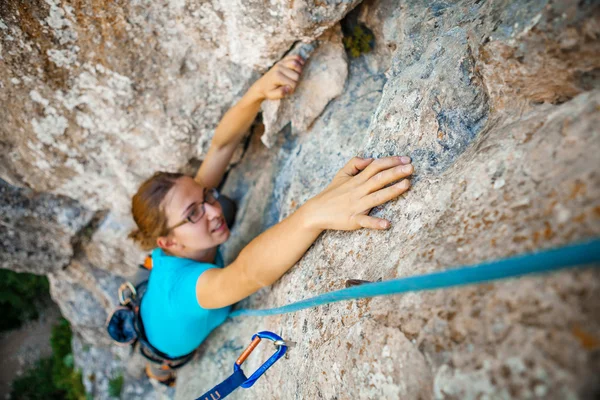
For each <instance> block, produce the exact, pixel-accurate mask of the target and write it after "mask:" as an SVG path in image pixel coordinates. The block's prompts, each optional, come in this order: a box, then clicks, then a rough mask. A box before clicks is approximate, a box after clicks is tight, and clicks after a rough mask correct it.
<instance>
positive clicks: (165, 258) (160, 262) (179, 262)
mask: <svg viewBox="0 0 600 400" xmlns="http://www.w3.org/2000/svg"><path fill="white" fill-rule="evenodd" d="M215 265H216V266H218V267H221V268H222V267H223V257H222V255H221V251H220V249H219V248H217V254H216V257H215V261H214V263H209V262H203V261H196V260H193V259H191V258H184V257H178V256H173V255H170V254H167V253H165V252H164V250H162V249H161V248H160V247H158V248H156V249H154V250H152V269H155V268H156V267H159V269H160V267H163V266H171V267H184V266H203V267H214V266H215Z"/></svg>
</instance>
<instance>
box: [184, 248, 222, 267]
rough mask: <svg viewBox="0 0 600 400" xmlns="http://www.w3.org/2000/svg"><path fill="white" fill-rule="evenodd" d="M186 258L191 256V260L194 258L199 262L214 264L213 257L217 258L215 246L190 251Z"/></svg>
mask: <svg viewBox="0 0 600 400" xmlns="http://www.w3.org/2000/svg"><path fill="white" fill-rule="evenodd" d="M187 258H191V259H192V260H196V261H199V262H205V263H210V264H214V263H215V259H216V258H217V248H216V247H213V248H212V249H208V250H198V251H196V252H192V253H191V254H190V255H188V256H187Z"/></svg>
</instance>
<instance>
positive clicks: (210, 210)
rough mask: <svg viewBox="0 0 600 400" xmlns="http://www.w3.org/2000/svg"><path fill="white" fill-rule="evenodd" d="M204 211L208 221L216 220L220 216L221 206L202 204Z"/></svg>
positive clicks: (217, 204)
mask: <svg viewBox="0 0 600 400" xmlns="http://www.w3.org/2000/svg"><path fill="white" fill-rule="evenodd" d="M204 209H205V210H206V216H207V217H208V219H213V218H218V217H220V216H221V214H222V213H221V206H220V205H219V203H215V204H209V203H204Z"/></svg>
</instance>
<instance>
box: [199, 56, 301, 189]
mask: <svg viewBox="0 0 600 400" xmlns="http://www.w3.org/2000/svg"><path fill="white" fill-rule="evenodd" d="M303 65H304V60H303V59H302V57H300V56H290V57H286V58H284V59H283V60H281V61H280V62H278V63H277V64H275V66H273V68H271V69H270V70H269V71H268V72H267V73H266V74H264V75H263V76H262V77H261V78H260V79H259V80H257V81H256V82H255V83H254V84H253V85H252V86H251V87H250V89H248V91H247V92H246V94H245V95H244V96H243V97H242V98H241V99H240V101H238V102H237V103H236V104H235V105H234V106H233V107H231V108H230V109H229V111H227V112H226V113H225V115H224V116H223V118H222V119H221V122H219V125H218V126H217V129H216V130H215V134H214V136H213V139H212V141H211V143H210V147H209V149H208V153H207V154H206V157H205V158H204V161H203V162H202V165H201V166H200V169H199V170H198V173H197V174H196V177H195V180H196V181H197V182H198V183H200V184H201V185H202V186H204V187H217V186H218V185H219V183H220V182H221V179H222V178H223V175H224V174H225V170H226V169H227V166H228V165H229V162H230V161H231V157H232V155H233V152H234V151H235V149H236V148H237V146H238V144H239V143H240V141H241V140H242V137H243V136H244V133H246V131H247V130H248V129H249V128H250V125H252V122H253V121H254V120H255V119H256V114H258V111H259V110H260V105H261V104H262V102H263V101H264V100H265V99H269V100H278V99H281V98H283V97H285V96H287V95H289V94H291V93H293V92H294V90H295V89H296V85H297V84H298V81H299V80H300V74H301V73H302V66H303Z"/></svg>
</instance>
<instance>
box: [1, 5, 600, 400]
mask: <svg viewBox="0 0 600 400" xmlns="http://www.w3.org/2000/svg"><path fill="white" fill-rule="evenodd" d="M357 4H358V2H357V1H328V2H308V1H294V2H260V1H257V2H255V1H252V2H234V1H216V0H215V1H211V2H197V1H185V2H184V1H182V2H166V3H163V2H139V1H132V2H127V3H123V2H110V3H106V2H102V4H100V3H98V2H93V1H92V2H86V3H81V2H77V3H69V2H67V1H59V0H45V1H34V2H29V3H27V4H25V3H23V2H18V1H16V0H8V1H6V2H4V3H2V4H0V102H2V104H3V107H2V108H1V109H0V118H2V120H3V121H4V123H3V124H2V127H1V128H0V178H1V179H3V182H2V184H1V186H0V190H1V193H2V195H1V196H0V209H1V210H2V224H1V225H0V230H1V231H0V233H1V236H2V251H1V252H0V261H1V263H2V264H1V266H2V267H3V268H10V269H14V270H18V271H30V272H35V273H40V274H48V275H49V278H50V283H51V291H52V296H53V298H54V300H55V301H56V302H57V303H58V304H59V306H60V308H61V311H62V313H63V315H65V316H66V317H67V318H68V319H69V320H70V322H71V324H72V326H73V329H74V332H75V339H74V343H73V346H74V349H75V363H76V365H77V366H78V367H79V368H81V369H82V370H83V376H84V384H85V386H86V389H87V391H88V392H89V393H90V394H92V395H93V396H94V398H99V399H105V398H109V396H108V392H107V390H108V382H109V381H110V379H113V378H115V377H117V376H119V375H121V374H122V375H123V376H124V377H125V385H124V389H123V394H122V396H124V397H123V398H128V399H129V398H132V399H134V398H145V399H154V398H155V399H163V398H175V399H190V398H196V397H197V396H199V395H200V394H202V393H204V392H205V391H206V390H207V389H209V388H210V387H212V386H214V385H215V384H216V383H218V382H220V381H221V380H222V379H224V378H225V377H226V376H228V375H229V374H230V373H231V368H232V365H233V362H234V361H235V359H236V358H237V356H238V355H239V353H240V352H241V350H242V349H243V348H245V347H246V346H247V344H248V343H249V340H250V338H251V336H252V335H253V334H254V333H255V332H257V331H260V330H271V331H274V332H276V333H278V334H280V335H281V336H283V337H285V338H286V339H290V340H294V341H297V342H298V346H297V347H295V348H293V349H291V350H290V352H289V355H288V357H287V358H286V359H283V360H281V361H279V362H278V363H277V364H276V365H275V366H274V367H273V368H271V369H270V370H269V372H268V373H267V374H266V375H265V376H264V377H263V378H261V379H260V380H259V381H258V383H257V384H256V385H254V386H253V387H252V389H249V390H242V389H240V390H239V391H238V392H236V393H235V394H234V395H233V396H232V398H236V397H237V398H266V399H280V398H281V399H288V398H298V399H317V398H324V399H347V398H360V399H379V398H386V399H387V398H390V399H395V398H402V399H415V400H416V399H481V398H489V399H504V398H518V399H534V398H544V399H564V398H573V399H576V398H579V399H587V398H594V396H595V395H596V394H597V393H598V391H599V390H600V388H599V386H598V382H597V376H598V374H599V373H600V364H599V358H598V351H599V350H600V302H598V300H597V299H598V298H599V296H600V279H599V278H600V277H599V273H598V272H597V269H594V270H580V271H577V272H567V271H563V272H560V273H555V274H551V275H544V276H535V277H528V278H523V279H517V280H509V281H503V282H497V283H490V284H487V285H478V286H469V287H463V288H456V289H448V290H441V291H435V292H424V293H410V294H405V295H402V296H392V297H386V298H376V299H366V300H359V301H350V302H343V303H336V304H332V305H329V306H324V307H320V308H315V309H310V310H305V311H300V312H297V313H294V314H286V315H281V316H275V317H268V318H263V319H257V318H240V319H235V320H231V321H228V322H226V323H225V324H224V325H222V326H220V327H219V328H217V329H216V330H215V332H214V333H213V334H211V336H210V337H209V338H208V339H207V340H206V341H205V342H204V343H203V344H202V346H201V347H200V349H199V352H198V354H197V356H196V359H195V360H194V362H192V363H190V364H188V365H187V366H185V367H184V368H182V369H181V370H180V372H179V376H178V384H177V388H176V391H175V393H173V391H172V390H171V391H168V390H167V391H165V390H162V389H157V388H159V387H158V386H153V385H152V383H149V382H148V381H147V380H145V379H144V374H143V365H144V361H143V359H140V358H139V357H137V356H135V357H132V356H130V355H129V354H128V353H127V352H128V349H126V348H116V347H114V346H112V345H111V343H110V342H109V340H108V336H107V335H106V333H105V331H104V322H105V319H106V317H107V315H108V313H109V312H110V310H111V309H112V308H113V307H114V306H115V305H116V301H117V299H116V291H117V288H118V286H119V285H120V283H121V282H123V280H124V278H125V277H127V276H129V275H131V274H133V273H134V272H135V269H136V264H137V263H139V262H141V261H142V260H143V253H142V252H141V251H139V249H137V248H135V246H134V245H133V243H131V242H129V241H128V240H127V239H126V235H127V233H128V232H129V230H130V229H131V228H132V227H133V222H132V221H131V217H130V215H129V207H130V196H131V195H132V194H133V192H134V191H135V189H136V188H137V185H138V184H139V183H140V182H141V181H142V180H143V179H145V178H146V177H147V176H149V175H150V174H151V173H152V172H153V171H156V170H170V171H173V170H182V171H188V172H190V173H193V172H195V171H194V169H195V168H197V166H198V164H199V162H200V160H201V159H202V157H203V154H204V152H205V151H206V149H207V147H208V144H209V143H210V139H211V137H212V132H213V130H214V127H215V125H216V124H217V122H218V120H219V118H220V117H221V116H222V114H223V113H224V111H225V110H226V109H227V107H228V106H229V105H231V104H232V103H233V102H234V101H235V100H236V99H237V98H239V96H241V95H242V93H243V92H244V90H245V89H246V88H247V87H248V85H249V84H250V83H251V82H253V81H254V79H256V78H257V77H258V76H259V74H260V73H261V72H263V71H265V70H266V69H267V68H268V67H269V66H270V65H272V64H273V63H275V62H276V61H277V60H279V59H280V58H281V57H282V56H284V55H285V54H287V53H289V52H290V51H302V50H301V49H304V51H306V49H309V50H310V52H311V57H310V61H309V63H308V64H307V69H306V71H305V76H304V78H305V80H303V81H302V83H301V85H300V86H299V88H298V91H297V93H296V95H295V96H294V97H293V98H291V99H289V100H285V101H282V102H279V104H275V103H271V104H267V103H266V104H265V105H264V109H263V123H264V125H261V124H256V125H255V127H254V128H253V132H252V134H251V136H250V137H249V138H248V140H247V143H245V144H242V145H240V149H238V152H237V153H236V156H235V158H234V163H233V165H232V166H231V169H230V172H229V174H228V177H227V180H226V182H225V185H224V187H223V191H224V193H225V194H227V195H228V196H230V197H231V198H233V199H234V200H235V201H236V202H237V203H238V206H239V211H238V217H237V221H236V223H235V225H234V226H233V227H232V235H231V238H230V239H229V241H228V242H227V243H226V245H225V246H224V248H223V250H224V256H225V259H226V262H231V261H232V260H234V259H235V257H236V255H237V254H238V253H239V251H240V250H241V249H242V248H243V247H244V246H245V245H246V244H247V243H248V242H249V241H250V240H252V238H254V237H256V235H258V234H260V232H262V231H264V230H265V229H267V228H268V227H269V226H272V225H273V224H275V223H277V222H278V221H280V220H281V219H283V218H285V217H286V216H288V215H290V214H291V213H293V212H294V211H295V210H296V209H297V208H298V207H299V206H300V205H301V204H303V203H304V202H305V201H306V200H308V199H309V198H311V197H312V196H314V195H316V194H317V193H319V191H320V190H322V189H323V188H324V187H325V186H326V185H327V184H328V182H329V181H330V179H331V178H332V177H333V175H334V174H335V172H337V171H338V170H339V168H341V166H343V165H344V164H345V163H346V162H347V161H348V159H349V158H351V157H353V156H355V155H358V156H372V157H379V156H387V155H409V156H411V157H412V159H413V164H414V165H415V174H414V177H413V179H412V184H413V186H412V188H411V190H410V191H409V192H407V193H406V194H405V195H403V196H402V197H401V198H399V199H397V200H395V201H393V202H390V203H388V204H386V205H384V206H382V207H378V208H377V209H374V210H373V211H372V215H376V216H380V217H383V218H387V219H389V220H390V221H391V222H392V227H391V229H390V230H388V231H384V232H370V231H365V230H362V231H357V232H326V233H324V234H323V235H322V236H321V237H320V238H319V239H318V240H317V241H316V242H315V244H314V245H313V246H312V247H311V249H309V251H308V252H307V253H306V254H305V256H304V257H303V258H302V259H301V260H300V262H298V264H297V265H296V266H294V267H293V268H292V269H291V270H290V271H289V273H287V274H286V275H285V276H284V277H282V278H281V279H280V281H278V282H277V283H276V284H275V285H273V286H272V287H270V288H265V289H263V290H261V291H259V292H258V293H257V294H255V295H253V296H251V297H250V298H248V299H246V300H244V301H243V302H242V303H241V304H240V305H239V307H254V308H266V307H271V306H278V305H283V304H287V303H290V302H293V301H296V300H300V299H304V298H307V297H310V296H313V295H315V294H318V293H323V292H327V291H331V290H335V289H341V288H343V287H344V283H345V281H346V280H347V279H365V280H378V279H391V278H396V277H402V276H409V275H415V274H420V273H426V272H431V271H438V270H443V269H446V268H451V267H454V266H459V265H464V264H472V263H477V262H481V261H485V260H490V259H496V258H500V257H506V256H510V255H514V254H519V253H523V252H528V251H533V250H536V249H543V248H550V247H554V246H558V245H562V244H567V243H571V242H576V241H580V240H585V239H587V238H591V237H597V236H599V235H600V200H599V199H600V175H599V173H598V171H599V170H600V168H599V167H600V161H599V160H598V157H597V154H598V153H599V152H600V138H599V137H600V128H599V127H600V81H599V79H598V76H599V75H598V71H599V70H600V57H599V56H598V54H600V40H599V39H600V24H599V23H598V21H600V10H599V7H598V5H597V4H595V3H594V2H571V1H542V0H540V1H521V0H517V1H507V0H496V1H486V2H481V1H474V0H473V1H466V0H463V1H456V2H439V1H434V2H427V1H422V0H412V1H399V0H368V1H364V2H363V3H361V4H360V5H359V6H358V7H356V8H354V7H355V6H356V5H357ZM351 10H352V11H351ZM342 18H343V20H342ZM357 24H358V25H360V26H363V27H366V28H368V29H369V30H370V31H371V32H372V33H373V36H374V43H373V45H374V47H373V49H372V51H370V52H368V53H365V54H362V55H361V56H360V57H358V58H349V57H348V56H346V54H345V52H344V51H342V45H341V41H342V38H341V35H342V33H341V32H342V31H343V32H345V33H344V34H345V35H348V34H349V33H348V32H351V31H352V28H353V27H354V26H356V25H357ZM321 89H322V90H321ZM289 122H291V124H290V123H289ZM263 134H265V135H266V136H265V138H266V139H265V140H266V142H267V143H268V144H269V145H271V148H267V147H265V146H264V144H263V142H261V135H263ZM4 182H6V183H4ZM272 350H273V348H272V347H271V346H264V347H263V345H261V347H259V348H258V350H256V352H255V353H256V354H254V355H253V356H252V357H251V358H250V359H249V360H248V362H247V363H246V364H245V365H244V370H246V371H253V370H254V369H255V368H256V367H257V366H258V365H259V364H260V362H261V360H264V359H266V358H267V357H268V356H269V355H270V353H271V351H272Z"/></svg>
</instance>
